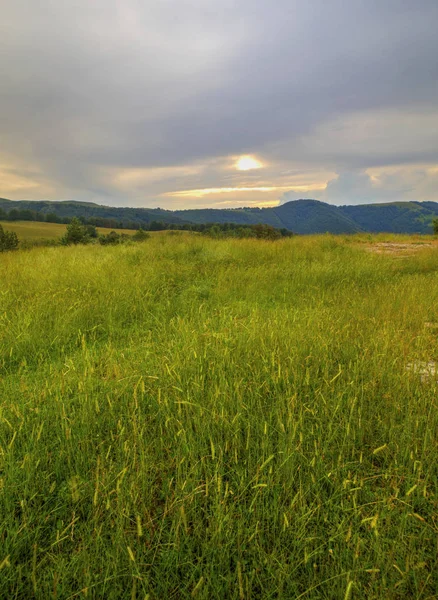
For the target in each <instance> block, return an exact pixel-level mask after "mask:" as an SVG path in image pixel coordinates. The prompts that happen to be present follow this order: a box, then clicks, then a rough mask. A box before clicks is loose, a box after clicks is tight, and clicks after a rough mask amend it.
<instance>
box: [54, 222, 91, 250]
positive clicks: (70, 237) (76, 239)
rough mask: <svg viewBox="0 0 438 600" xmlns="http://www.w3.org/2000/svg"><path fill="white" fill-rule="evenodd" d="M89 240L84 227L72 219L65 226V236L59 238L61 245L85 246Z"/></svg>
mask: <svg viewBox="0 0 438 600" xmlns="http://www.w3.org/2000/svg"><path fill="white" fill-rule="evenodd" d="M89 239H90V237H89V235H88V232H87V228H86V226H85V225H82V223H81V222H80V221H79V219H77V218H76V217H73V219H72V220H71V221H70V223H69V224H68V225H67V230H66V232H65V235H64V236H63V237H62V238H61V243H63V244H65V245H70V244H86V243H87V242H88V241H89Z"/></svg>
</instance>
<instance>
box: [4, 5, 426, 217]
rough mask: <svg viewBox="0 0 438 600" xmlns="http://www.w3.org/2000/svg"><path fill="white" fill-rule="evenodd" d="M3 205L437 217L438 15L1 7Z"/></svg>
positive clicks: (402, 8) (325, 8)
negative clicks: (425, 208) (390, 212)
mask: <svg viewBox="0 0 438 600" xmlns="http://www.w3.org/2000/svg"><path fill="white" fill-rule="evenodd" d="M0 14H1V15H2V17H1V20H0V197H4V198H10V199H12V200H19V199H29V200H40V199H47V200H81V201H91V202H98V203H100V204H106V205H113V206H144V207H157V206H160V207H162V208H168V209H179V208H202V207H218V208H228V207H239V206H275V205H277V204H278V203H284V202H287V201H290V200H295V199H299V198H315V199H318V200H322V201H324V202H329V203H331V204H337V205H342V204H360V203H369V202H389V201H395V200H397V201H404V200H420V201H421V200H436V201H438V35H437V24H438V1H437V0H416V1H415V2H413V1H412V0H330V2H327V0H275V1H270V0H263V1H262V0H214V1H213V0H0Z"/></svg>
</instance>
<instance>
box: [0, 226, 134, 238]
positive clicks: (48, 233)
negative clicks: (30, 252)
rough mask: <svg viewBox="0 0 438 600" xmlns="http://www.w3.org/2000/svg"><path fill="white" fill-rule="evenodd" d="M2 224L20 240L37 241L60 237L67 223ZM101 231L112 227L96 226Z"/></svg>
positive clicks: (104, 231)
mask: <svg viewBox="0 0 438 600" xmlns="http://www.w3.org/2000/svg"><path fill="white" fill-rule="evenodd" d="M0 225H2V227H3V228H4V229H5V230H8V231H14V232H15V233H16V234H17V236H18V239H19V240H26V241H37V240H41V239H44V240H53V239H56V238H60V237H62V236H63V235H64V234H65V230H66V227H67V226H66V225H64V224H61V223H42V222H37V221H0ZM96 229H97V230H98V232H99V233H104V234H107V233H109V232H110V231H111V229H106V228H105V227H97V228H96ZM117 232H118V233H127V234H128V235H133V234H134V233H135V231H133V230H132V229H117Z"/></svg>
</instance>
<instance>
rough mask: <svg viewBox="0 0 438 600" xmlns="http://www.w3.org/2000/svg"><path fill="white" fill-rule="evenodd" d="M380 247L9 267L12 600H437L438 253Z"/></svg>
mask: <svg viewBox="0 0 438 600" xmlns="http://www.w3.org/2000/svg"><path fill="white" fill-rule="evenodd" d="M8 226H9V224H8ZM8 228H10V227H8ZM382 239H383V238H382V237H379V238H372V237H370V236H362V237H360V236H359V237H342V236H340V237H334V236H329V235H322V236H309V237H294V238H289V239H285V240H280V241H277V242H262V241H256V240H214V239H208V238H205V237H202V236H190V235H185V236H180V235H166V234H163V235H160V236H153V237H151V238H150V239H149V240H147V241H146V242H144V243H138V244H126V245H120V246H114V247H111V246H100V245H95V246H76V247H45V248H35V249H32V250H27V251H24V250H23V251H17V252H9V253H4V254H1V255H0V394H1V403H0V597H1V598H8V599H22V598H25V599H28V598H38V599H39V598H41V599H44V600H46V599H49V598H57V599H62V600H64V599H73V598H105V599H118V598H130V599H132V600H134V599H137V598H138V599H142V600H145V599H149V600H155V599H157V600H158V599H180V598H181V599H185V598H195V597H196V598H199V599H205V600H210V599H236V600H246V599H248V600H249V599H259V598H267V599H274V598H275V599H283V598H285V599H286V598H287V599H289V598H290V599H295V600H299V599H306V600H308V599H325V600H329V599H330V600H332V599H337V598H340V599H341V600H349V599H355V598H357V599H361V598H365V599H376V600H381V599H382V598H384V599H402V598H409V599H417V600H431V599H433V598H438V568H437V567H438V564H437V556H438V535H437V533H438V496H437V482H438V477H437V476H438V453H437V448H438V445H437V437H438V416H437V392H438V382H437V377H438V375H437V376H435V370H434V368H433V365H434V363H435V361H438V346H437V333H438V251H437V249H436V248H435V247H431V246H428V245H427V244H425V247H424V248H422V249H420V250H417V251H415V252H412V253H410V252H405V253H403V252H401V253H399V254H397V255H396V256H394V255H392V254H385V253H381V254H380V253H375V252H370V251H368V250H369V248H368V246H370V245H371V246H372V245H373V243H375V242H376V240H377V241H379V240H380V241H382ZM397 239H398V238H396V237H391V240H397ZM406 239H408V238H406V237H403V238H400V240H402V241H405V240H406ZM416 241H417V242H419V243H420V242H421V239H419V240H416ZM429 363H431V365H432V368H431V369H430V372H428V373H426V374H425V373H424V372H422V369H421V365H424V364H429Z"/></svg>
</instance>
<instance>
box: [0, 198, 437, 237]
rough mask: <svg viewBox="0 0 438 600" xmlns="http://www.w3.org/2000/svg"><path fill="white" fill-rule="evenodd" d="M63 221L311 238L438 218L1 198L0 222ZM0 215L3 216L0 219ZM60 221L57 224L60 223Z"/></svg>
mask: <svg viewBox="0 0 438 600" xmlns="http://www.w3.org/2000/svg"><path fill="white" fill-rule="evenodd" d="M11 211H12V212H13V218H12V220H32V219H33V220H55V221H56V220H57V219H58V220H61V221H62V220H64V221H65V219H68V218H71V217H83V218H85V219H87V220H88V221H90V222H93V224H95V225H98V226H104V227H128V228H129V227H131V228H135V227H138V226H142V227H145V228H148V227H150V226H151V224H153V223H157V222H158V223H160V224H162V225H164V226H166V227H167V226H172V225H173V226H180V227H181V226H184V225H186V226H188V225H189V224H203V223H204V224H205V223H237V224H240V225H254V224H257V223H265V224H267V225H272V226H273V227H277V228H286V229H289V230H290V231H293V232H295V233H298V234H310V233H325V232H329V233H356V232H370V233H380V232H388V233H431V232H432V220H433V218H435V217H438V203H437V202H392V203H387V204H363V205H352V206H340V207H338V206H334V205H332V204H327V203H325V202H320V201H318V200H295V201H293V202H287V203H286V204H282V205H280V206H275V207H272V208H236V209H217V208H208V209H189V210H177V211H170V210H164V209H161V208H129V207H111V206H101V205H99V204H94V203H91V202H74V201H65V202H49V201H29V200H21V201H11V200H6V199H0V218H5V215H9V217H8V219H9V220H11ZM2 213H3V214H2ZM58 222H59V221H58Z"/></svg>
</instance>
